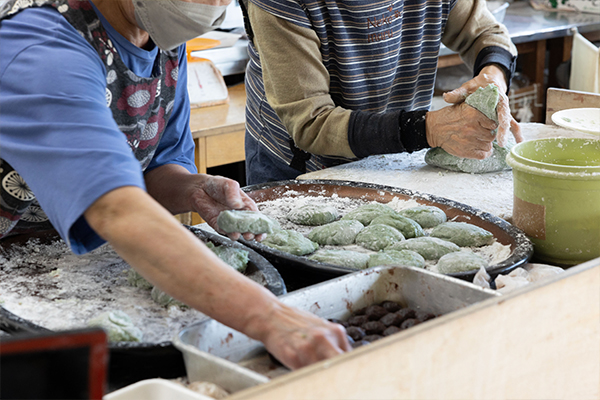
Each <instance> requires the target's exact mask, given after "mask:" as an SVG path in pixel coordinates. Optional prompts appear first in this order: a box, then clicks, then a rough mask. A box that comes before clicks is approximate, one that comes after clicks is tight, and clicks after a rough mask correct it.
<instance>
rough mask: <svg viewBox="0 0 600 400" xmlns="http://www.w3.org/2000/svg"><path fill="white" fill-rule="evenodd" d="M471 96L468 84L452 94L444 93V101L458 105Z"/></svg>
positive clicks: (451, 92)
mask: <svg viewBox="0 0 600 400" xmlns="http://www.w3.org/2000/svg"><path fill="white" fill-rule="evenodd" d="M468 95H469V89H468V87H467V84H464V85H462V86H461V87H459V88H456V89H454V90H452V91H450V92H446V93H444V94H443V95H442V96H443V97H444V101H445V102H446V103H450V104H458V103H461V102H463V101H465V99H466V98H467V96H468Z"/></svg>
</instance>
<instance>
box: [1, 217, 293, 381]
mask: <svg viewBox="0 0 600 400" xmlns="http://www.w3.org/2000/svg"><path fill="white" fill-rule="evenodd" d="M184 227H186V228H187V229H189V230H190V231H191V232H192V233H193V234H194V235H196V236H197V237H198V238H199V239H200V240H202V241H203V242H205V243H206V242H212V243H213V244H215V245H221V246H229V247H234V248H239V249H242V250H246V251H248V253H249V254H248V267H247V269H246V271H245V272H244V275H255V276H259V278H260V279H259V280H260V281H261V282H260V283H261V284H262V285H263V286H264V287H265V288H266V289H268V290H270V291H271V292H272V293H273V294H275V295H276V296H280V295H283V294H286V293H287V290H286V287H285V284H284V281H283V279H282V277H281V275H280V274H279V272H278V271H277V269H275V267H273V265H271V263H270V262H269V261H268V260H266V259H265V258H264V257H263V256H261V255H260V254H259V253H257V252H256V251H254V250H253V249H251V248H248V247H246V246H244V245H243V244H241V243H238V242H235V241H233V240H231V239H229V238H227V237H225V236H221V235H217V234H214V233H211V232H206V231H204V230H202V229H199V228H197V227H194V226H187V225H184ZM31 238H37V239H40V240H41V241H42V243H44V242H45V241H48V242H50V241H54V240H57V239H58V235H57V234H56V232H54V231H46V232H40V233H37V234H32V235H27V236H25V235H23V236H21V237H17V236H15V237H9V238H7V239H5V240H3V241H2V242H0V248H8V247H9V246H15V245H17V246H18V245H22V244H24V243H26V242H27V241H28V240H29V239H31ZM0 330H2V331H4V332H7V333H9V334H19V333H44V332H50V330H49V329H46V328H44V327H41V326H39V325H36V324H34V323H32V322H31V321H28V320H25V319H23V318H21V317H19V316H18V315H15V314H13V313H11V312H9V311H8V310H6V309H4V308H3V307H1V306H0ZM108 348H109V352H110V364H109V381H110V385H109V386H111V389H116V388H118V387H122V386H124V385H128V384H131V383H133V382H137V381H139V380H142V379H148V378H153V377H159V376H160V377H163V378H177V377H181V376H184V375H185V373H186V371H185V365H184V362H183V358H182V354H181V352H180V351H179V350H177V349H176V348H175V347H174V346H173V344H172V343H171V341H165V342H161V343H144V342H141V343H139V342H116V343H112V342H111V343H109V344H108Z"/></svg>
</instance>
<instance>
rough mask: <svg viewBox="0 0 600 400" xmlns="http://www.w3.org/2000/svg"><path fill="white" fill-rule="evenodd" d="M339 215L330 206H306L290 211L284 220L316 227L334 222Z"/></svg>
mask: <svg viewBox="0 0 600 400" xmlns="http://www.w3.org/2000/svg"><path fill="white" fill-rule="evenodd" d="M339 217H340V213H339V212H338V210H337V209H336V208H335V207H332V206H322V205H321V206H318V205H314V204H306V205H303V206H301V207H297V208H294V209H293V210H291V211H290V212H289V213H288V214H287V216H286V218H287V219H288V220H289V221H291V222H293V223H295V224H298V225H309V226H318V225H325V224H328V223H330V222H333V221H336V220H337V219H338V218H339Z"/></svg>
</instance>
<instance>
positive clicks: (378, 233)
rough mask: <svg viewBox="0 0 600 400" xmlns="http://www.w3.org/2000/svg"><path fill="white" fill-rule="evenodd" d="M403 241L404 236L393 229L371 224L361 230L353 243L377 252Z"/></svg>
mask: <svg viewBox="0 0 600 400" xmlns="http://www.w3.org/2000/svg"><path fill="white" fill-rule="evenodd" d="M400 240H404V236H403V235H402V233H400V231H399V230H398V229H396V228H394V227H391V226H389V225H383V224H371V225H369V226H367V227H365V228H364V229H363V230H361V231H360V232H359V233H358V235H356V239H355V240H354V242H355V243H356V244H357V245H359V246H362V247H365V248H367V249H369V250H373V251H379V250H383V249H385V248H386V247H388V246H390V245H392V244H394V243H396V242H399V241H400Z"/></svg>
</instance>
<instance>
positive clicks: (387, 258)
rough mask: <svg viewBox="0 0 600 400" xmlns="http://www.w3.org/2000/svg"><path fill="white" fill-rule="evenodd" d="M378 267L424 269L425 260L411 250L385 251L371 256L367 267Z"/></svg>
mask: <svg viewBox="0 0 600 400" xmlns="http://www.w3.org/2000/svg"><path fill="white" fill-rule="evenodd" d="M378 265H401V266H404V267H417V268H423V267H424V266H425V259H424V258H423V257H422V256H421V255H420V254H419V253H416V252H414V251H411V250H384V251H380V252H378V253H375V254H371V256H370V257H369V262H368V263H367V266H368V267H369V268H370V267H376V266H378Z"/></svg>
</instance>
